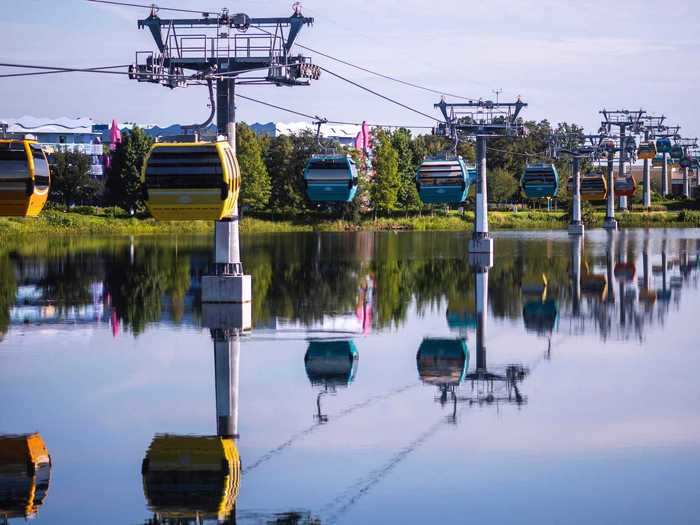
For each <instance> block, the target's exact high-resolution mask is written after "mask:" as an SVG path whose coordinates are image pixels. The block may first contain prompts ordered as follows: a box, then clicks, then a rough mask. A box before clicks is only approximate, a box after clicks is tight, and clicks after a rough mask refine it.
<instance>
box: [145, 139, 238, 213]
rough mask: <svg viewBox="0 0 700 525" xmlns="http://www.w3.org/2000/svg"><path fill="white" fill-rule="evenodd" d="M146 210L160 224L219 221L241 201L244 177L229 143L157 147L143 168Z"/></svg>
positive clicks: (180, 144)
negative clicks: (239, 196)
mask: <svg viewBox="0 0 700 525" xmlns="http://www.w3.org/2000/svg"><path fill="white" fill-rule="evenodd" d="M143 178H144V182H145V185H146V206H147V207H148V210H149V211H150V212H151V215H153V217H155V218H156V219H158V220H166V221H188V220H219V219H222V218H224V217H230V216H231V214H232V213H233V209H234V207H235V205H236V202H237V201H238V193H239V191H240V187H241V173H240V168H239V166H238V161H237V160H236V157H235V156H234V154H233V151H232V150H231V146H230V145H229V143H228V142H225V141H219V142H181V143H179V142H168V143H165V142H164V143H156V144H154V145H153V146H152V147H151V150H150V151H149V153H148V156H147V157H146V161H145V162H144V165H143Z"/></svg>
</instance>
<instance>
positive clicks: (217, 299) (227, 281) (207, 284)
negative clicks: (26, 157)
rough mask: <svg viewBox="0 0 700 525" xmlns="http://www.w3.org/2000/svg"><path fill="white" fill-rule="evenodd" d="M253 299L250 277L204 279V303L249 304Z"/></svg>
mask: <svg viewBox="0 0 700 525" xmlns="http://www.w3.org/2000/svg"><path fill="white" fill-rule="evenodd" d="M251 299H252V278H251V276H250V275H205V276H203V277H202V302H203V303H249V302H250V301H251Z"/></svg>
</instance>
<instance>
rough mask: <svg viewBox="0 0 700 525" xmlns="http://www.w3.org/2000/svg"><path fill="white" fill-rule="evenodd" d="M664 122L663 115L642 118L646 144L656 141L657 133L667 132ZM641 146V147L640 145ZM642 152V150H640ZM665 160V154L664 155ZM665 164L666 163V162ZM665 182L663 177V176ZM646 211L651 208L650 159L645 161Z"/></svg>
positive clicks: (644, 201)
mask: <svg viewBox="0 0 700 525" xmlns="http://www.w3.org/2000/svg"><path fill="white" fill-rule="evenodd" d="M664 120H666V117H665V116H664V115H661V116H660V117H657V116H654V115H644V116H643V117H642V129H641V132H642V134H643V135H644V142H645V144H650V141H652V140H655V136H654V135H655V133H661V132H663V131H665V130H666V126H664V125H663V124H664ZM640 146H641V145H640ZM640 150H641V148H640ZM654 150H656V144H654ZM664 159H665V154H664ZM664 164H665V162H664ZM662 181H663V175H662ZM643 185H644V200H643V203H644V209H645V210H648V209H649V208H651V162H650V159H648V158H645V159H644V183H643ZM662 186H663V182H662Z"/></svg>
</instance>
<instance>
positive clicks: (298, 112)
mask: <svg viewBox="0 0 700 525" xmlns="http://www.w3.org/2000/svg"><path fill="white" fill-rule="evenodd" d="M236 96H237V97H240V98H242V99H245V100H249V101H251V102H256V103H257V104H262V105H263V106H268V107H271V108H274V109H279V110H280V111H286V112H287V113H292V114H294V115H298V116H300V117H304V118H308V119H311V120H314V121H323V122H324V123H325V124H337V125H339V126H361V125H362V123H361V122H343V121H340V120H329V119H325V118H322V117H319V116H318V115H313V116H312V115H309V114H308V113H302V112H300V111H296V110H293V109H289V108H285V107H282V106H278V105H276V104H271V103H270V102H265V101H264V100H260V99H257V98H253V97H249V96H246V95H241V94H240V93H236ZM367 125H368V126H371V127H375V128H396V129H400V128H406V129H432V126H411V125H397V124H371V123H368V124H367Z"/></svg>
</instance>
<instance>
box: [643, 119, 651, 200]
mask: <svg viewBox="0 0 700 525" xmlns="http://www.w3.org/2000/svg"><path fill="white" fill-rule="evenodd" d="M644 141H645V142H649V132H648V131H645V132H644ZM643 184H644V209H645V210H648V209H649V208H651V162H650V161H649V159H644V181H643Z"/></svg>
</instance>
